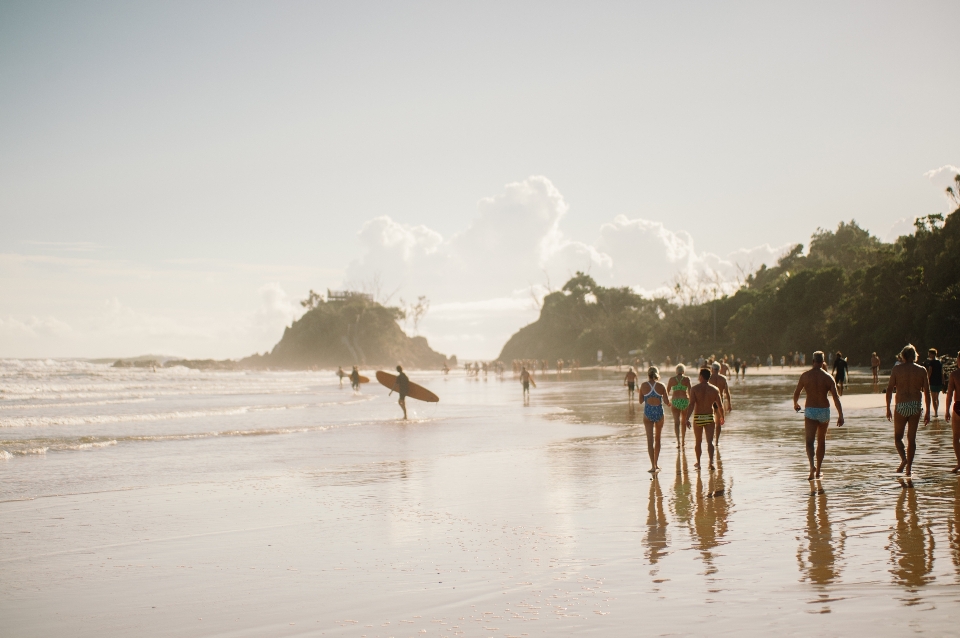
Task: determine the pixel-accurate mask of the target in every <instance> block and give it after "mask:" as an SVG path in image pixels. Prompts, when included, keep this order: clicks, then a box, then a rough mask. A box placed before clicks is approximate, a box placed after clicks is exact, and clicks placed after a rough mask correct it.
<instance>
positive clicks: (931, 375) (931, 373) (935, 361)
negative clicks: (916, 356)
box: [923, 348, 950, 418]
mask: <svg viewBox="0 0 960 638" xmlns="http://www.w3.org/2000/svg"><path fill="white" fill-rule="evenodd" d="M923 367H924V368H926V369H927V380H928V381H929V382H930V400H931V401H932V402H933V418H937V413H938V412H939V411H940V393H941V392H943V362H942V361H940V357H938V356H937V349H936V348H930V349H929V350H928V351H927V360H926V361H924V362H923ZM949 411H950V410H947V412H949Z"/></svg>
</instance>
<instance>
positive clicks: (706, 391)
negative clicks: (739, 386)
mask: <svg viewBox="0 0 960 638" xmlns="http://www.w3.org/2000/svg"><path fill="white" fill-rule="evenodd" d="M710 374H711V373H710V370H709V369H708V368H703V369H702V370H700V383H698V384H697V385H695V386H693V387H692V388H690V405H689V406H687V410H686V412H684V421H685V422H686V424H687V427H689V426H690V415H691V414H692V415H693V435H694V437H696V441H697V443H696V447H695V451H696V453H697V463H696V465H694V467H695V468H697V469H698V470H699V469H700V454H701V452H702V451H703V448H702V446H701V442H702V440H703V435H704V432H706V435H707V453H708V454H709V456H710V469H711V470H712V469H714V467H713V428H714V425H715V424H716V418H715V417H714V410H716V411H717V412H719V415H720V418H721V419H722V418H723V401H722V400H721V398H720V390H719V389H717V386H715V385H713V384H711V383H710Z"/></svg>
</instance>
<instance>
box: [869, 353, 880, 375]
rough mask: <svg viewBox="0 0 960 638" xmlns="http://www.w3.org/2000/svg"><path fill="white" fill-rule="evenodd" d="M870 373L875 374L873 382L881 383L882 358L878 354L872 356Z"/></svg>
mask: <svg viewBox="0 0 960 638" xmlns="http://www.w3.org/2000/svg"><path fill="white" fill-rule="evenodd" d="M870 372H872V373H873V382H874V383H880V357H878V356H877V353H876V352H874V353H873V354H871V355H870Z"/></svg>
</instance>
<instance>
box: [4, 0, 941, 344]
mask: <svg viewBox="0 0 960 638" xmlns="http://www.w3.org/2000/svg"><path fill="white" fill-rule="evenodd" d="M958 25H960V3H957V2H955V1H953V2H915V1H911V2H899V3H893V2H860V3H842V2H828V3H820V4H817V3H771V2H758V3H748V2H740V3H718V2H703V3H695V2H671V3H598V2H589V3H588V2H581V3H561V2H543V3H535V2H525V3H524V2H520V3H518V2H509V3H508V2H504V3H495V2H483V3H474V4H469V5H468V4H467V3H450V2H443V3H441V2H437V3H415V2H407V3H400V2H389V3H388V2H384V3H363V2H345V3H333V2H327V3H318V2H308V3H291V2H261V3H241V2H223V3H196V2H191V3H176V2H157V3H153V4H149V3H144V2H138V3H130V2H126V3H108V2H97V3H67V2H64V3H37V2H24V3H17V2H9V1H6V0H4V1H2V2H0V219H2V230H3V232H2V233H0V356H20V357H26V356H121V355H123V356H127V355H135V354H140V353H145V352H160V353H165V354H175V355H182V356H190V357H207V356H214V357H227V356H230V357H237V356H243V355H246V354H249V353H251V352H253V351H263V350H265V349H268V348H270V347H272V345H273V344H274V343H275V342H276V341H277V340H278V339H279V337H280V335H281V334H282V331H283V326H284V325H287V324H289V321H290V320H291V318H292V317H293V316H295V313H296V308H297V304H296V300H297V299H300V298H302V297H303V296H305V294H306V292H307V290H308V289H309V288H314V289H317V290H322V289H326V288H328V287H330V288H338V287H341V286H343V285H344V284H345V283H351V282H352V283H353V284H360V283H362V282H364V281H367V282H369V280H370V279H371V278H372V277H373V276H374V275H375V274H377V273H379V274H380V276H381V280H382V281H383V285H384V290H389V291H390V292H392V291H393V290H395V289H398V288H399V290H398V292H397V294H396V295H395V297H394V300H396V299H397V298H399V297H404V298H405V299H410V298H413V297H415V296H416V295H418V294H427V295H428V296H429V297H430V299H431V301H432V303H433V308H432V310H431V312H430V314H429V315H428V317H427V319H426V320H425V322H424V324H423V325H422V326H421V332H422V333H423V334H425V335H426V336H427V337H428V338H429V339H430V341H431V344H432V345H434V347H436V348H437V349H439V350H441V351H443V352H445V353H447V354H450V353H456V354H458V355H460V356H461V357H464V356H467V357H493V356H495V355H496V354H497V352H498V351H499V348H500V346H501V345H502V343H503V341H504V339H505V338H506V337H507V336H509V334H510V333H512V332H513V331H514V330H515V329H516V328H518V327H519V326H521V325H523V324H524V323H526V322H528V321H529V320H531V319H532V318H534V317H535V316H536V311H535V310H534V309H533V306H532V302H531V301H530V293H529V286H531V285H533V284H538V285H545V284H546V282H547V278H548V277H549V280H550V283H551V284H552V285H553V286H558V285H561V284H562V283H563V279H564V277H565V276H566V275H567V274H569V273H570V272H572V270H575V269H577V268H590V269H591V273H595V274H596V275H597V277H598V279H600V280H602V281H604V282H607V283H610V284H617V285H631V286H636V287H638V288H640V289H643V290H655V289H656V288H658V287H662V286H663V285H665V284H667V283H669V281H670V278H671V277H672V276H673V275H674V274H675V273H676V272H678V271H685V272H694V273H697V272H699V273H703V272H719V273H721V274H723V275H724V276H728V277H729V276H733V275H734V274H735V272H736V266H737V265H739V266H740V267H741V268H742V267H744V266H753V267H755V266H759V264H760V263H761V262H763V261H768V262H769V261H770V260H772V259H775V257H776V255H777V254H778V252H779V250H780V249H781V248H782V247H783V246H785V245H788V244H791V243H796V242H806V241H807V240H808V238H809V236H810V234H811V233H812V232H813V231H814V230H815V229H816V228H817V227H818V226H822V227H834V226H835V225H836V224H837V223H838V222H839V221H841V220H849V219H851V218H854V219H856V220H857V221H859V222H860V223H861V224H863V225H864V226H866V227H867V228H869V229H870V230H871V231H873V232H875V233H876V234H878V235H879V236H881V237H882V238H886V237H888V235H889V233H890V231H891V229H892V228H893V227H894V226H895V224H897V222H898V221H900V220H903V219H907V220H910V219H912V218H913V217H915V216H917V215H926V214H930V213H936V212H945V211H946V209H947V206H946V200H945V199H944V198H943V196H942V182H943V181H944V180H945V179H947V178H948V177H950V176H951V175H952V174H953V171H954V170H955V169H952V168H949V167H950V166H958V165H960V125H958V123H957V117H956V116H957V112H958V111H957V110H958V106H957V105H958V104H960V76H958V73H957V62H958V61H960V37H958V36H957V33H958V32H957V28H958ZM944 166H947V167H948V168H946V169H945V170H944V171H942V172H941V173H939V174H938V175H935V176H933V178H932V179H931V177H928V176H925V173H927V172H928V171H931V170H935V169H938V168H940V167H944Z"/></svg>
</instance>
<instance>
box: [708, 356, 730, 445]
mask: <svg viewBox="0 0 960 638" xmlns="http://www.w3.org/2000/svg"><path fill="white" fill-rule="evenodd" d="M710 383H712V384H713V385H715V386H717V389H718V390H720V401H721V403H723V407H724V408H726V410H727V412H733V399H731V398H730V385H729V384H728V383H727V377H725V376H723V373H722V372H721V370H720V364H719V363H717V362H714V363H713V365H711V366H710ZM725 422H726V419H724V417H723V416H722V415H721V416H720V417H719V418H718V419H717V435H716V441H717V445H720V428H722V427H723V424H724V423H725Z"/></svg>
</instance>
